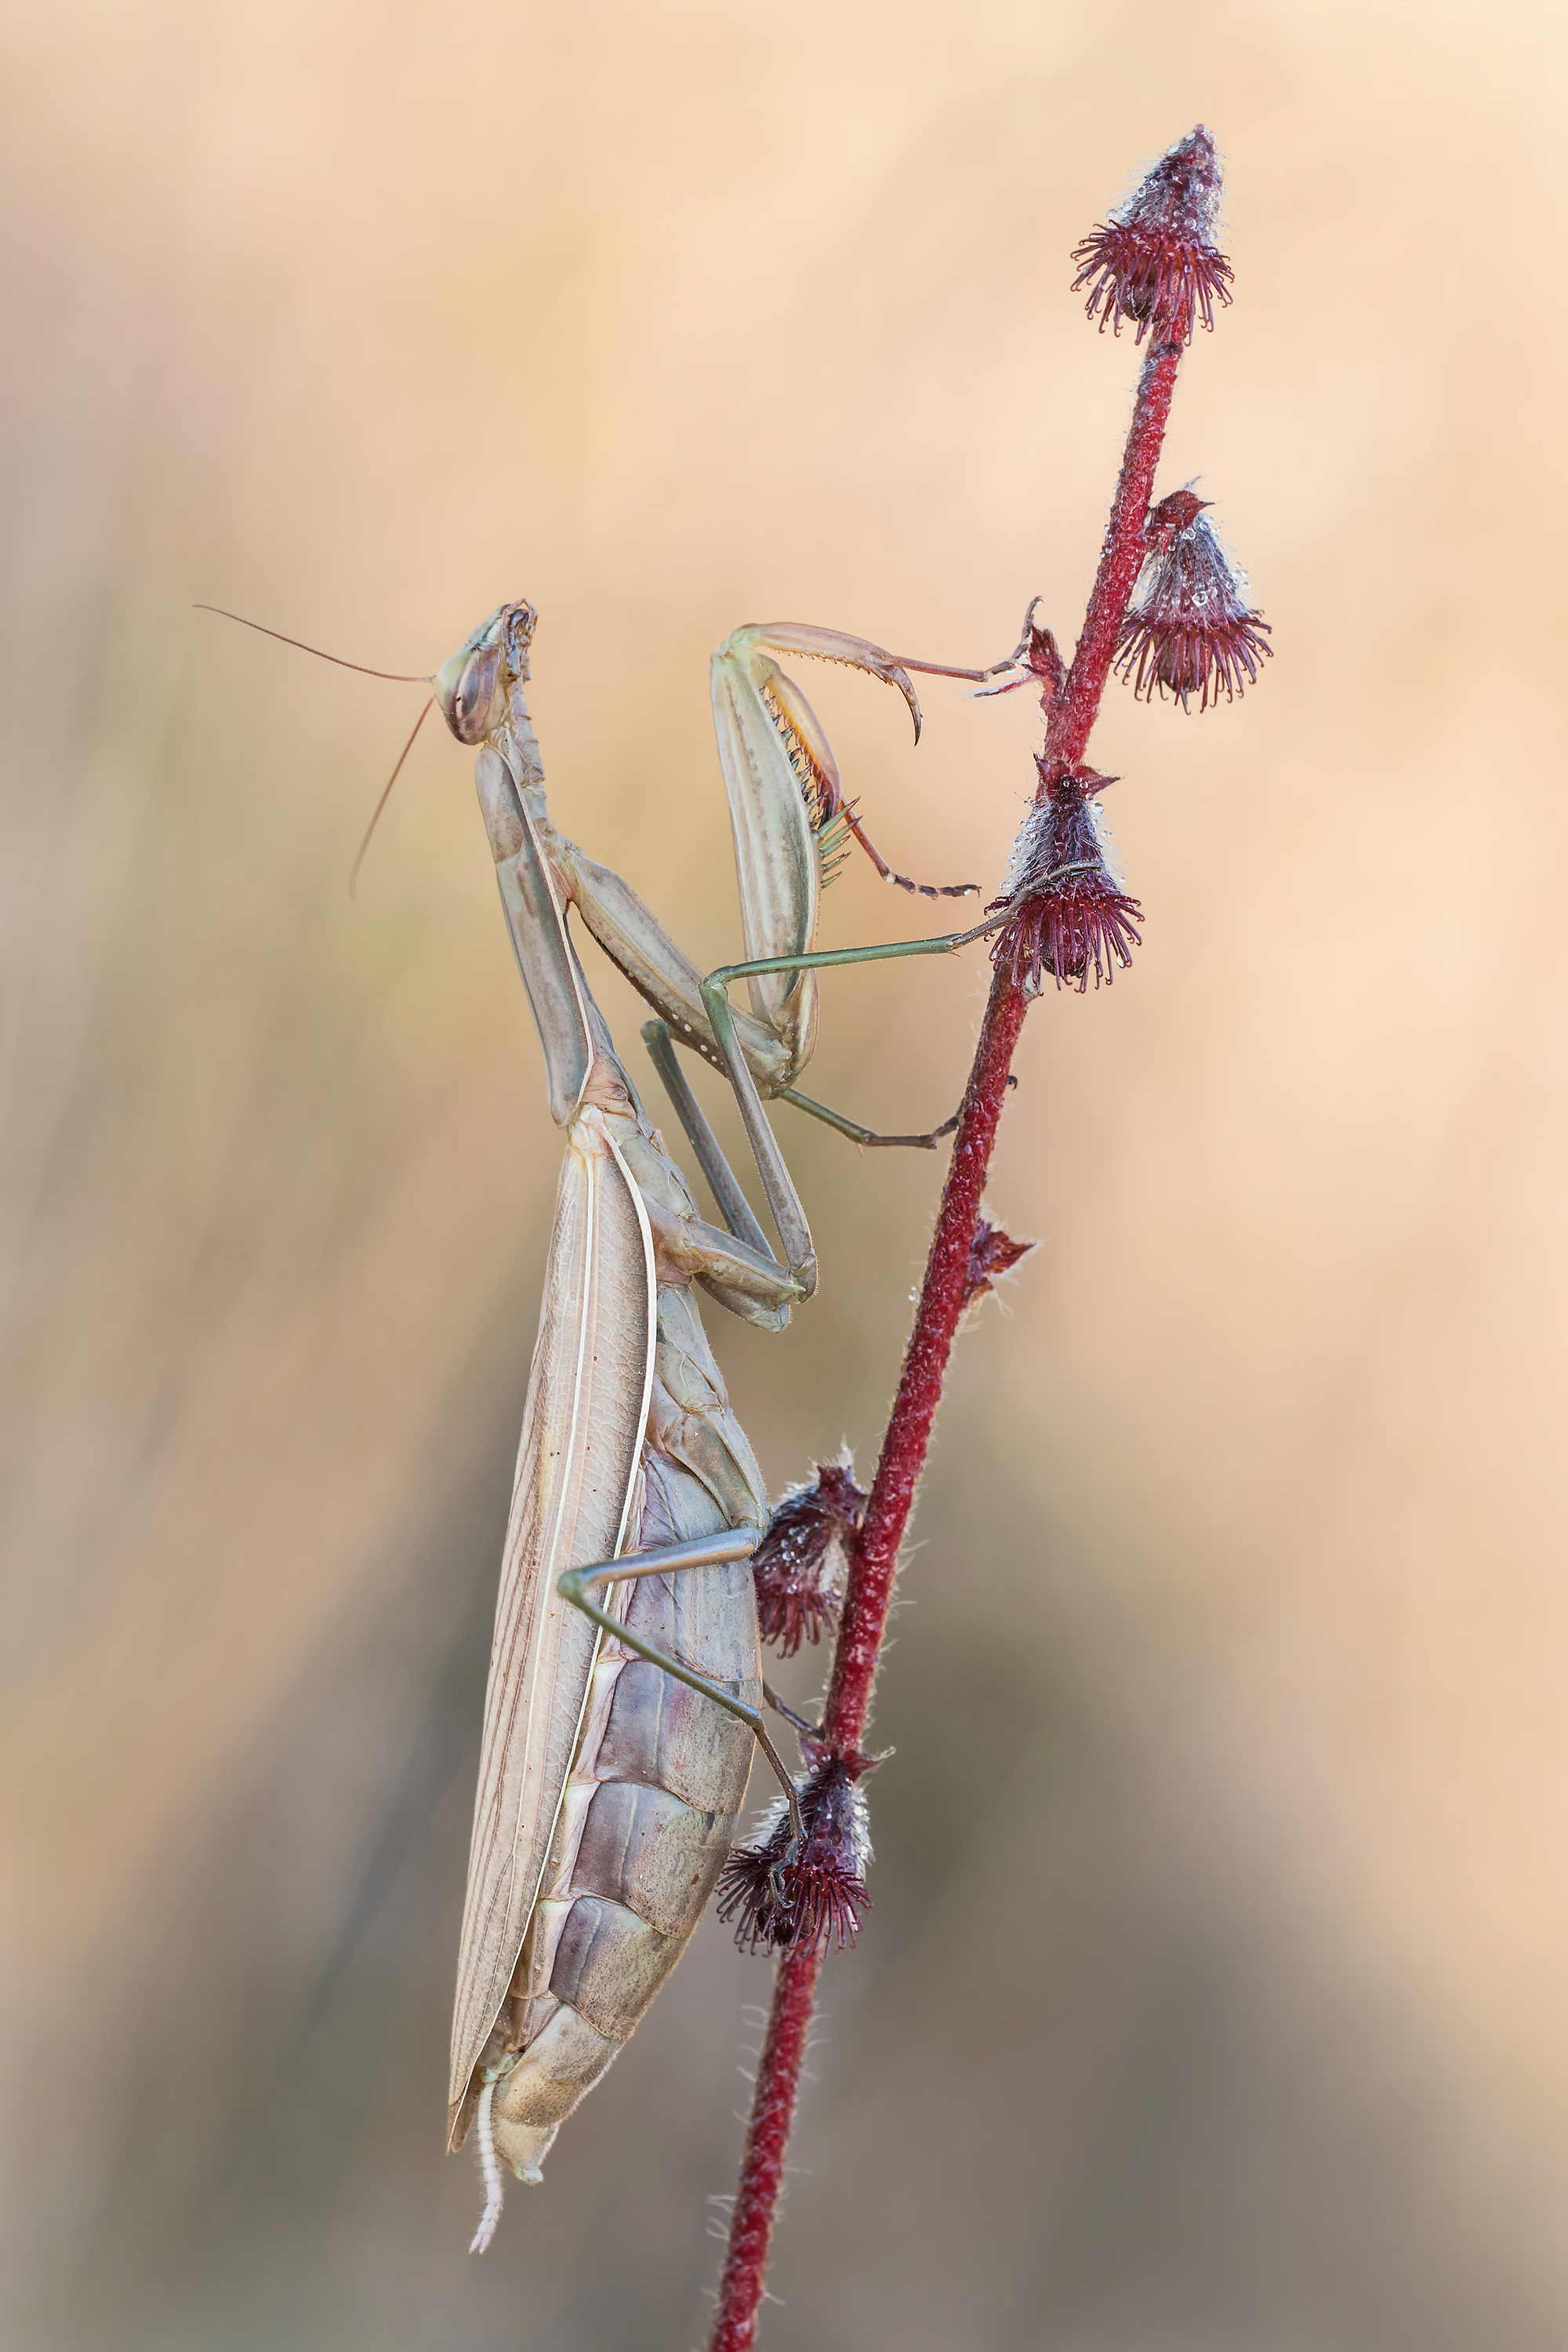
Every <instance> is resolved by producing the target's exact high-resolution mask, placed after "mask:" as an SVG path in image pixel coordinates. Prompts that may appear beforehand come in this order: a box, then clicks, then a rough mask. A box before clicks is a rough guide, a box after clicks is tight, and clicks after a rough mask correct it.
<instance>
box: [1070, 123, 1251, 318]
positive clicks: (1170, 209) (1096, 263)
mask: <svg viewBox="0 0 1568 2352" xmlns="http://www.w3.org/2000/svg"><path fill="white" fill-rule="evenodd" d="M1219 193H1220V166H1219V157H1218V155H1217V154H1216V153H1215V143H1214V141H1213V140H1212V139H1211V138H1210V137H1209V134H1208V132H1207V131H1205V129H1204V126H1203V124H1202V123H1201V122H1200V123H1199V124H1198V126H1197V128H1196V130H1195V131H1189V132H1188V134H1187V136H1186V138H1184V139H1182V140H1178V141H1177V142H1176V144H1175V146H1173V148H1172V149H1171V150H1170V152H1169V153H1168V154H1165V155H1163V156H1162V157H1161V159H1160V161H1159V162H1158V163H1156V164H1155V166H1154V168H1153V170H1152V172H1151V173H1149V174H1148V176H1147V178H1146V179H1144V180H1143V182H1142V184H1141V185H1140V186H1139V188H1138V189H1137V191H1136V193H1135V194H1133V195H1131V196H1130V197H1129V198H1128V200H1127V202H1126V203H1125V204H1123V205H1117V207H1116V209H1115V211H1114V212H1113V213H1112V214H1111V215H1110V220H1109V221H1101V222H1100V224H1099V225H1098V226H1096V227H1095V228H1094V229H1092V230H1091V231H1090V233H1089V236H1086V237H1085V238H1084V240H1083V242H1082V244H1081V245H1079V246H1077V247H1074V249H1073V259H1074V260H1075V261H1076V262H1077V263H1078V265H1079V272H1078V276H1077V277H1076V278H1074V279H1073V291H1074V293H1078V292H1079V291H1080V290H1081V289H1083V288H1084V287H1086V286H1087V287H1088V288H1089V301H1088V304H1087V305H1086V308H1087V310H1088V312H1089V317H1090V318H1091V319H1092V318H1094V317H1095V315H1096V314H1097V313H1098V314H1099V317H1100V332H1101V333H1102V334H1103V333H1104V331H1105V329H1106V328H1107V327H1108V326H1109V327H1110V331H1111V332H1112V334H1117V335H1119V334H1120V333H1121V321H1122V320H1123V319H1131V321H1132V323H1133V327H1134V329H1135V330H1136V332H1135V334H1134V337H1133V340H1134V341H1136V342H1140V343H1141V342H1142V340H1143V338H1144V336H1145V335H1146V334H1153V335H1154V336H1155V337H1156V340H1158V341H1176V342H1183V343H1190V342H1191V341H1192V339H1193V334H1194V329H1195V327H1196V324H1197V321H1198V320H1199V319H1200V318H1201V319H1202V320H1203V323H1204V325H1205V327H1207V328H1212V327H1213V325H1214V306H1215V302H1216V301H1217V302H1220V303H1226V302H1228V301H1229V300H1230V280H1231V275H1232V272H1231V267H1230V264H1229V262H1228V261H1227V260H1226V257H1225V255H1224V254H1223V253H1222V252H1221V251H1220V249H1219V247H1217V246H1216V245H1215V242H1214V235H1213V232H1214V228H1215V222H1216V220H1217V218H1218V214H1219Z"/></svg>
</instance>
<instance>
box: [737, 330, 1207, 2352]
mask: <svg viewBox="0 0 1568 2352" xmlns="http://www.w3.org/2000/svg"><path fill="white" fill-rule="evenodd" d="M1181 356H1182V347H1181V345H1180V344H1176V343H1170V342H1163V343H1161V342H1157V343H1155V344H1153V345H1152V347H1151V349H1150V351H1149V352H1148V355H1147V357H1146V358H1145V360H1144V362H1143V367H1142V374H1141V376H1140V379H1139V384H1138V393H1137V397H1136V400H1135V403H1134V405H1133V411H1132V421H1131V425H1130V426H1129V428H1128V435H1127V443H1126V447H1125V449H1124V451H1123V454H1122V460H1121V475H1120V477H1119V479H1118V482H1117V486H1116V496H1115V498H1114V499H1113V500H1112V502H1111V509H1110V520H1109V521H1108V522H1107V524H1106V530H1105V540H1104V544H1103V545H1102V547H1101V550H1100V566H1099V570H1098V571H1097V572H1096V574H1095V581H1094V587H1093V590H1092V592H1091V593H1090V596H1089V607H1088V610H1087V612H1086V614H1085V616H1084V625H1083V630H1082V633H1081V635H1079V641H1078V645H1077V647H1076V649H1075V651H1074V654H1073V659H1072V667H1071V668H1070V669H1069V671H1068V676H1067V679H1066V681H1065V683H1064V685H1063V687H1062V689H1061V691H1060V693H1059V694H1058V696H1057V698H1056V699H1055V702H1054V704H1053V705H1052V707H1051V709H1050V711H1049V715H1048V719H1047V731H1046V756H1047V762H1048V763H1049V766H1050V767H1051V768H1052V769H1054V770H1055V772H1057V773H1058V774H1060V773H1062V772H1065V771H1066V770H1068V769H1069V768H1071V767H1073V766H1076V765H1077V764H1078V762H1079V761H1081V759H1082V757H1083V754H1084V751H1085V750H1086V749H1087V747H1088V743H1089V733H1090V730H1092V728H1093V726H1094V721H1095V719H1096V717H1097V715H1098V713H1099V709H1100V697H1101V695H1102V694H1103V693H1104V690H1105V682H1106V679H1107V677H1109V676H1110V665H1111V663H1112V661H1113V660H1114V659H1115V656H1116V647H1117V642H1118V639H1119V637H1120V635H1121V624H1122V620H1123V618H1124V617H1125V614H1126V612H1127V607H1128V604H1129V602H1130V601H1131V595H1132V592H1133V589H1134V587H1135V586H1136V584H1137V580H1138V574H1139V571H1140V568H1141V566H1142V560H1143V525H1144V520H1145V518H1146V516H1147V514H1148V511H1149V499H1150V493H1151V490H1152V488H1153V481H1154V471H1155V467H1156V466H1157V465H1158V463H1159V458H1160V449H1161V445H1162V443H1163V439H1164V434H1165V424H1166V419H1167V418H1168V416H1169V415H1170V409H1171V396H1172V394H1173V391H1174V389H1175V381H1176V370H1177V368H1178V366H1179V364H1180V362H1181ZM1039 790H1040V791H1041V792H1044V790H1045V786H1044V784H1043V783H1042V784H1041V786H1040V787H1039ZM1027 1009H1028V1000H1027V999H1026V996H1025V994H1024V992H1023V991H1022V989H1021V988H1019V987H1018V986H1017V984H1016V982H1014V981H1013V980H1012V979H1011V978H1009V977H1008V976H1007V975H1006V974H1005V973H1004V972H1002V971H998V972H997V973H996V974H995V976H994V979H993V981H992V984H991V993H990V998H989V1000H988V1002H987V1004H986V1007H985V1015H984V1021H983V1022H982V1024H981V1030H980V1042H979V1045H978V1046H977V1048H976V1051H975V1055H974V1063H973V1068H972V1069H971V1071H970V1074H969V1083H968V1086H967V1087H966V1088H965V1090H964V1097H963V1108H962V1110H961V1111H960V1113H959V1121H958V1132H957V1135H956V1136H955V1138H954V1140H953V1150H952V1164H951V1166H950V1168H949V1170H948V1174H947V1181H946V1183H945V1185H944V1187H943V1190H942V1207H941V1210H940V1212H939V1213H938V1216H937V1223H936V1232H935V1234H933V1236H932V1239H931V1254H930V1255H929V1257H928V1258H927V1261H926V1270H925V1278H924V1281H923V1283H922V1285H921V1297H920V1304H919V1307H917V1309H916V1312H915V1321H914V1328H913V1330H912V1332H911V1333H910V1343H909V1347H908V1349H907V1350H906V1353H905V1356H904V1365H903V1371H902V1374H901V1376H900V1381H899V1388H898V1394H897V1396H896V1397H895V1399H894V1402H893V1409H892V1412H891V1415H890V1417H889V1423H888V1428H887V1433H886V1435H885V1436H884V1438H883V1440H882V1449H881V1454H880V1456H879V1461H878V1464H877V1475H876V1478H875V1481H874V1482H873V1485H872V1488H871V1493H870V1496H869V1499H868V1504H867V1507H866V1517H865V1520H864V1523H863V1525H862V1528H861V1530H860V1534H859V1536H858V1539H857V1541H856V1542H855V1544H854V1545H853V1547H852V1549H851V1555H850V1560H849V1572H848V1576H847V1581H846V1587H845V1593H844V1602H843V1609H842V1612H841V1616H840V1622H839V1633H838V1640H837V1648H836V1650H835V1653H834V1660H833V1675H832V1679H831V1682H830V1683H829V1685H828V1695H827V1706H826V1716H825V1720H824V1725H823V1744H824V1746H825V1747H826V1748H829V1749H831V1750H832V1751H833V1752H834V1753H836V1754H837V1755H841V1756H849V1755H852V1754H853V1753H854V1752H855V1751H856V1750H857V1749H858V1747H859V1744H860V1739H861V1736H862V1734H863V1733H864V1730H865V1727H866V1720H867V1716H868V1712H869V1708H870V1703H871V1693H872V1687H873V1685H874V1684H875V1682H876V1677H877V1667H878V1664H879V1659H880V1656H881V1649H882V1640H883V1636H884V1634H885V1633H886V1631H887V1623H888V1612H889V1606H890V1604H891V1601H892V1592H893V1580H894V1577H895V1575H896V1573H897V1570H898V1561H899V1552H900V1547H901V1545H902V1543H903V1538H904V1533H905V1530H906V1528H907V1527H908V1525H909V1517H910V1507H911V1506H912V1504H913V1502H914V1495H915V1487H916V1486H917V1484H918V1483H919V1479H920V1475H921V1470H922V1469H923V1468H924V1466H925V1458H926V1453H927V1449H928V1447H929V1445H930V1444H931V1426H932V1423H933V1422H934V1421H935V1418H936V1409H937V1406H938V1404H939V1403H940V1402H941V1401H942V1383H943V1381H944V1379H945V1377H946V1373H947V1365H948V1359H949V1356H950V1354H951V1352H952V1341H953V1336H954V1334H955V1332H956V1331H957V1329H958V1326H959V1322H960V1319H961V1318H962V1316H963V1308H964V1304H965V1297H966V1291H967V1286H968V1277H969V1261H970V1248H971V1244H973V1239H974V1229H975V1224H976V1223H977V1221H978V1218H979V1215H980V1203H981V1195H982V1193H983V1192H984V1185H985V1178H986V1174H987V1171H988V1170H989V1168H990V1165H991V1153H992V1148H993V1146H994V1142H995V1139H996V1129H997V1125H998V1122H999V1121H1000V1118H1001V1116H1002V1106H1003V1103H1004V1102H1005V1098H1006V1093H1007V1076H1008V1072H1009V1069H1010V1067H1011V1066H1012V1059H1013V1051H1014V1047H1015V1046H1016V1044H1017V1040H1018V1033H1019V1031H1020V1029H1021V1028H1022V1026H1023V1021H1024V1015H1025V1013H1026V1011H1027ZM823 1949H824V1948H823V1946H821V1945H813V1946H812V1947H811V1948H808V1949H800V1950H786V1951H784V1953H783V1954H782V1955H781V1957H780V1958H779V1960H778V1962H777V1965H776V1969H775V1972H774V1977H773V2005H772V2009H771V2011H770V2013H769V2019H768V2028H767V2034H766V2037H765V2040H764V2042H763V2053H762V2060H761V2063H760V2064H759V2067H758V2070H757V2081H756V2089H755V2092H754V2094H753V2097H752V2113H751V2118H750V2121H749V2124H748V2126H747V2133H746V2147H745V2154H744V2156H743V2158H742V2167H741V2179H740V2187H739V2190H738V2193H737V2195H736V2199H735V2206H734V2211H733V2213H732V2214H731V2222H730V2239H729V2246H728V2251H727V2252H726V2256H725V2262H724V2272H723V2277H722V2279H721V2284H720V2289H719V2305H718V2310H717V2313H716V2315H715V2317H714V2322H713V2331H712V2334H711V2336H710V2339H709V2342H710V2352H752V2346H753V2345H754V2344H755V2342H756V2333H757V2315H758V2313H759V2311H760V2309H761V2306H762V2300H763V2279H764V2274H765V2272H766V2267H767V2258H768V2247H769V2243H770V2241H771V2239H772V2236H773V2223H774V2221H775V2218H776V2216H777V2211H778V2200H779V2191H780V2189H781V2188H782V2186H783V2181H784V2156H785V2152H786V2150H787V2147H788V2145H789V2134H790V2126H791V2122H792V2120H793V2117H794V2114H795V2098H796V2095H797V2092H798V2090H799V2086H800V2074H801V2067H802V2064H803V2063H804V2060H805V2045H806V2037H807V2033H808V2032H809V2029H810V2024H811V2015H812V2008H813V2002H814V2000H815V1995H816V1979H817V1974H818V1971H819V1969H820V1968H821V1965H822V1958H823Z"/></svg>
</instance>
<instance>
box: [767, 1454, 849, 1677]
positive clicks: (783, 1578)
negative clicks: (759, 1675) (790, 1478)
mask: <svg viewBox="0 0 1568 2352" xmlns="http://www.w3.org/2000/svg"><path fill="white" fill-rule="evenodd" d="M865 1517H866V1497H865V1496H864V1495H863V1494H862V1493H861V1491H860V1489H859V1487H858V1486H857V1485H856V1484H855V1475H854V1472H853V1470H852V1469H851V1468H850V1466H849V1465H848V1463H847V1462H845V1463H842V1464H837V1463H826V1464H818V1465H817V1472H816V1479H815V1481H814V1482H812V1483H810V1484H808V1485H806V1486H792V1487H791V1488H790V1490H789V1492H788V1493H787V1494H786V1495H785V1496H784V1498H783V1500H782V1501H781V1502H780V1503H779V1505H778V1507H777V1508H776V1509H775V1510H774V1512H773V1517H772V1518H771V1519H770V1520H769V1521H768V1526H767V1532H766V1534H765V1535H764V1536H763V1539H762V1542H761V1543H760V1544H759V1545H758V1546H757V1549H756V1550H755V1551H754V1552H753V1553H752V1578H753V1580H754V1581H755V1584H756V1588H757V1629H758V1631H759V1633H761V1634H762V1637H763V1641H764V1642H771V1643H776V1644H777V1647H778V1652H779V1655H780V1656H781V1657H784V1658H793V1657H794V1655H795V1652H796V1651H797V1650H798V1649H799V1647H800V1645H801V1643H802V1642H803V1641H805V1642H811V1643H816V1642H820V1640H821V1639H822V1633H823V1628H824V1626H825V1625H830V1624H832V1623H833V1622H834V1620H835V1619H836V1618H837V1614H838V1590H837V1584H836V1582H835V1580H834V1573H833V1571H834V1568H835V1566H836V1565H837V1559H838V1557H839V1556H840V1555H841V1554H842V1552H843V1549H844V1543H845V1538H846V1537H848V1536H857V1535H858V1534H859V1532H860V1528H861V1523H862V1522H863V1520H864V1519H865Z"/></svg>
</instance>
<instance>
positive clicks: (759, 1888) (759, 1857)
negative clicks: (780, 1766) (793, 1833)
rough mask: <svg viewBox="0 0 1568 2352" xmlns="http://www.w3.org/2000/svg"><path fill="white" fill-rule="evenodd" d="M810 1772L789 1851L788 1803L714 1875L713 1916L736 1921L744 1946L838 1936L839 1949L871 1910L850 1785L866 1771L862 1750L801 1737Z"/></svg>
mask: <svg viewBox="0 0 1568 2352" xmlns="http://www.w3.org/2000/svg"><path fill="white" fill-rule="evenodd" d="M801 1745H802V1746H803V1747H804V1748H805V1751H806V1758H807V1761H808V1763H809V1764H810V1766H811V1770H810V1772H809V1774H808V1776H807V1777H806V1779H805V1780H802V1781H800V1782H798V1783H797V1784H796V1785H797V1790H798V1793H799V1797H800V1811H801V1819H802V1822H803V1823H804V1825H805V1837H804V1838H803V1839H802V1841H801V1844H800V1849H799V1852H798V1853H791V1851H790V1846H791V1839H790V1826H789V1808H788V1806H787V1805H786V1804H785V1803H784V1799H783V1798H782V1797H781V1798H779V1800H778V1801H777V1802H776V1803H775V1804H773V1805H772V1806H771V1807H770V1808H769V1810H768V1811H767V1812H766V1813H765V1814H764V1815H763V1820H762V1822H761V1823H760V1824H759V1831H760V1834H759V1839H758V1843H756V1844H755V1845H754V1846H737V1847H736V1848H735V1849H734V1851H733V1853H731V1856H730V1859H729V1861H728V1862H727V1863H726V1864H724V1868H723V1871H722V1873H721V1876H720V1879H719V1916H720V1918H721V1919H723V1920H726V1921H728V1920H731V1919H733V1920H735V1922H736V1927H735V1941H736V1943H737V1944H738V1945H739V1946H740V1947H741V1948H742V1951H747V1950H750V1951H753V1952H754V1951H757V1950H758V1949H759V1948H760V1949H762V1950H763V1951H768V1952H776V1951H779V1950H780V1949H782V1948H784V1946H785V1945H788V1946H791V1947H793V1948H801V1949H806V1950H812V1951H815V1950H816V1949H817V1948H818V1947H820V1946H823V1945H826V1944H828V1943H831V1942H833V1941H835V1940H837V1945H838V1948H839V1950H840V1951H842V1950H843V1949H844V1947H845V1945H846V1944H852V1943H853V1942H854V1941H855V1938H856V1937H857V1936H858V1934H859V1932H860V1917H861V1914H862V1913H863V1912H865V1911H868V1910H869V1908H870V1906H871V1898H870V1896H869V1895H868V1894H867V1892H866V1866H867V1864H868V1863H869V1861H870V1859H871V1840H870V1834H869V1831H868V1826H867V1820H866V1800H865V1798H864V1797H863V1796H862V1795H861V1793H860V1791H859V1790H858V1788H857V1787H856V1785H855V1784H856V1782H857V1781H858V1780H859V1779H860V1777H861V1775H862V1774H863V1773H865V1772H868V1771H869V1770H870V1769H871V1765H872V1762H873V1760H874V1759H871V1758H870V1757H868V1756H860V1755H851V1756H847V1757H844V1756H835V1755H833V1754H831V1753H830V1752H829V1751H828V1750H827V1749H826V1748H818V1747H816V1745H815V1743H814V1742H811V1741H808V1740H803V1741H802V1743H801Z"/></svg>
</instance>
